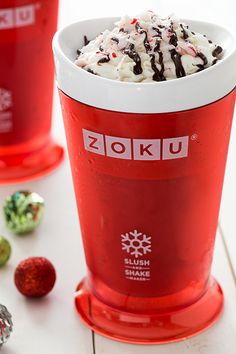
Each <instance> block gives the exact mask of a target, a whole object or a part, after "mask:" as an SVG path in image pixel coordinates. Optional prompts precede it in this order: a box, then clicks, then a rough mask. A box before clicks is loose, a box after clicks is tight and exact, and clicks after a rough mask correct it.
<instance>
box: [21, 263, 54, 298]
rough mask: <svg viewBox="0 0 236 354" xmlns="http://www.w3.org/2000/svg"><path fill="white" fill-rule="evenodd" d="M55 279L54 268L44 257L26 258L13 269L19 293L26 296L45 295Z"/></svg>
mask: <svg viewBox="0 0 236 354" xmlns="http://www.w3.org/2000/svg"><path fill="white" fill-rule="evenodd" d="M55 281H56V271H55V268H54V266H53V265H52V263H51V262H50V261H49V260H48V259H46V258H44V257H30V258H27V259H25V260H23V261H22V262H20V263H19V265H18V266H17V268H16V270H15V285H16V287H17V289H18V290H19V292H20V293H22V294H23V295H25V296H28V297H41V296H44V295H47V294H48V293H49V292H50V291H51V290H52V288H53V286H54V284H55Z"/></svg>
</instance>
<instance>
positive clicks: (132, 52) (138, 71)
mask: <svg viewBox="0 0 236 354" xmlns="http://www.w3.org/2000/svg"><path fill="white" fill-rule="evenodd" d="M134 48H135V47H134V44H131V45H130V48H129V49H125V50H124V54H127V55H128V56H129V57H130V59H132V60H133V61H134V62H135V65H134V68H133V72H134V74H135V75H140V74H142V72H143V69H142V66H141V58H140V56H139V54H138V53H137V52H136V51H135V49H134Z"/></svg>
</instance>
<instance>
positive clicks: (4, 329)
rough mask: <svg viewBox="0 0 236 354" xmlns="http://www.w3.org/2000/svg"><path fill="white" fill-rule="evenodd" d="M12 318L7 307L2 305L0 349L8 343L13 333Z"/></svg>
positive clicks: (0, 311) (0, 306) (0, 309)
mask: <svg viewBox="0 0 236 354" xmlns="http://www.w3.org/2000/svg"><path fill="white" fill-rule="evenodd" d="M11 318H12V316H11V314H10V313H9V312H8V310H7V308H6V306H4V305H1V304H0V348H1V346H2V345H3V344H4V343H6V342H7V340H8V338H9V337H10V335H11V332H12V327H13V323H12V319H11Z"/></svg>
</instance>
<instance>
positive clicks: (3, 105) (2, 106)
mask: <svg viewBox="0 0 236 354" xmlns="http://www.w3.org/2000/svg"><path fill="white" fill-rule="evenodd" d="M11 106H12V94H11V92H10V91H8V90H5V89H3V88H0V112H3V111H6V110H7V109H8V108H10V107H11Z"/></svg>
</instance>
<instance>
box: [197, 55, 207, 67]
mask: <svg viewBox="0 0 236 354" xmlns="http://www.w3.org/2000/svg"><path fill="white" fill-rule="evenodd" d="M197 56H198V57H199V58H201V59H202V60H203V65H204V66H205V65H207V64H208V60H207V57H206V56H205V55H204V54H203V53H201V52H199V53H197Z"/></svg>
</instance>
